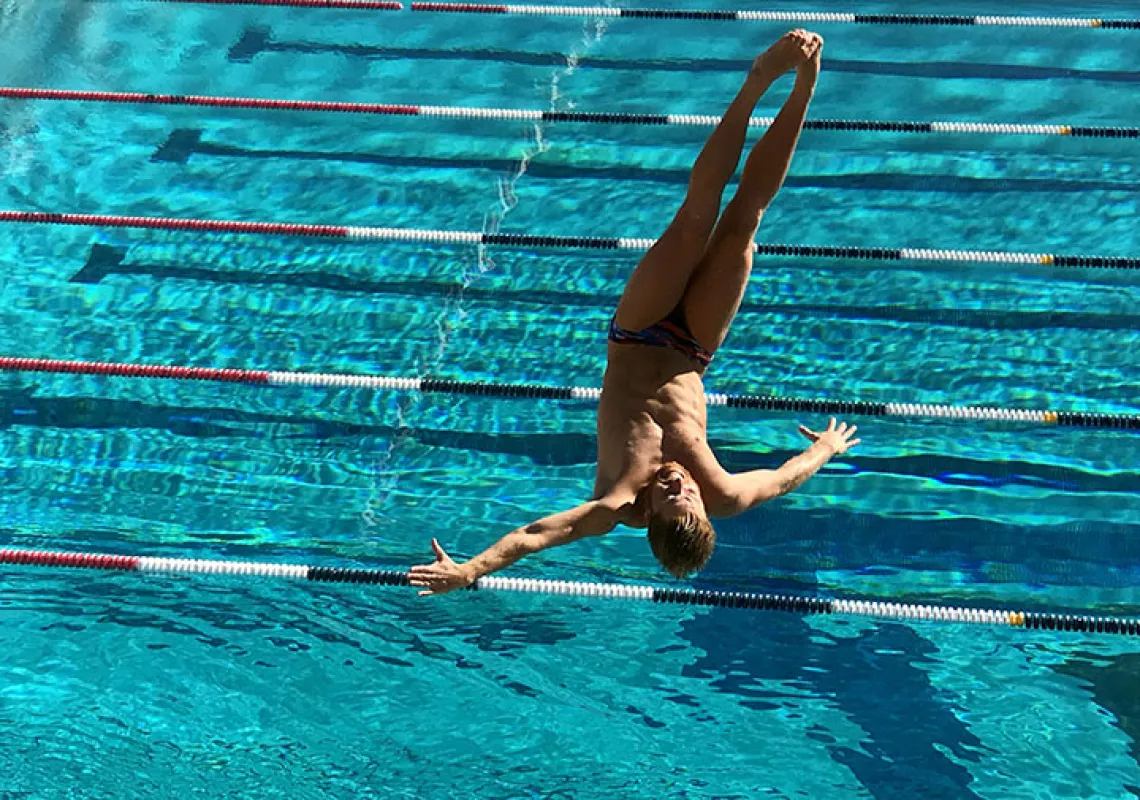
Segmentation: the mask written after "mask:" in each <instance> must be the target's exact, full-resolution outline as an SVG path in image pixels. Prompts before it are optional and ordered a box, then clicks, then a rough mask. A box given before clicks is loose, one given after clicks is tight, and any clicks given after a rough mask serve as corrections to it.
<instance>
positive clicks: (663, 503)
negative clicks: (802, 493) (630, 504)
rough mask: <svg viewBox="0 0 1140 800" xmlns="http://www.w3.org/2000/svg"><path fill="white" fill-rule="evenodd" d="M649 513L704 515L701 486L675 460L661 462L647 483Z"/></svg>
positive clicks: (673, 515) (679, 515) (670, 515)
mask: <svg viewBox="0 0 1140 800" xmlns="http://www.w3.org/2000/svg"><path fill="white" fill-rule="evenodd" d="M649 513H650V514H659V515H664V516H667V517H681V516H684V515H685V514H695V515H697V516H699V517H703V516H705V503H704V500H703V499H702V498H701V487H699V486H697V482H696V481H695V480H693V476H692V475H690V474H689V471H688V470H687V469H685V468H684V467H682V466H681V465H680V464H678V463H677V462H676V461H669V462H667V463H665V464H662V465H661V467H660V468H659V469H658V470H657V472H656V473H655V474H654V476H653V479H652V481H651V482H650V484H649Z"/></svg>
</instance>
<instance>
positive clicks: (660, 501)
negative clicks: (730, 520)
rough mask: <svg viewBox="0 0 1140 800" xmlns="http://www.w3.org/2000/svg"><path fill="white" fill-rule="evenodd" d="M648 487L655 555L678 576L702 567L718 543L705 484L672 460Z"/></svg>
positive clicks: (660, 470)
mask: <svg viewBox="0 0 1140 800" xmlns="http://www.w3.org/2000/svg"><path fill="white" fill-rule="evenodd" d="M646 491H647V498H646V507H647V510H648V517H649V526H648V527H649V546H650V547H651V548H652V549H653V555H655V556H657V560H658V561H660V562H661V565H662V566H664V567H665V569H667V570H669V572H671V573H672V574H673V575H674V576H676V577H678V578H683V577H685V576H687V575H690V574H692V573H694V572H696V571H697V570H699V569H701V568H702V567H703V566H704V565H705V563H706V562H707V561H708V560H709V557H710V556H711V555H712V551H713V547H714V546H715V545H716V532H715V531H714V530H713V527H712V523H710V522H709V519H708V513H707V512H706V511H705V503H704V500H703V498H702V497H701V487H700V486H698V485H697V482H696V480H694V479H693V476H692V475H690V474H689V471H688V470H687V469H685V468H684V467H682V466H681V465H680V464H678V463H677V462H675V461H670V462H668V463H666V464H663V465H662V466H661V468H660V469H658V470H657V472H656V473H655V474H654V476H653V479H652V480H651V481H650V483H649V485H648V486H647V487H646Z"/></svg>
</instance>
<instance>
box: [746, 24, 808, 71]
mask: <svg viewBox="0 0 1140 800" xmlns="http://www.w3.org/2000/svg"><path fill="white" fill-rule="evenodd" d="M822 47H823V39H822V38H821V37H820V36H819V34H816V33H810V32H808V31H805V30H804V29H803V28H796V29H795V30H794V31H788V32H787V33H785V34H784V35H783V36H781V37H780V38H779V39H778V40H776V43H775V44H773V45H772V46H771V47H769V48H768V49H767V50H765V51H764V52H763V53H762V54H761V55H759V56H757V58H756V60H755V61H753V62H752V72H751V75H752V76H755V77H758V78H763V79H766V80H775V79H776V78H778V77H780V76H781V75H783V74H784V73H785V72H790V71H791V70H793V69H795V70H797V71H801V68H802V67H803V66H804V65H805V64H807V63H808V62H810V61H811V60H813V59H815V60H816V62H817V66H816V74H818V72H819V70H818V60H819V51H820V49H821V48H822Z"/></svg>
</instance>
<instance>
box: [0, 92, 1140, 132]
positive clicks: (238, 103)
mask: <svg viewBox="0 0 1140 800" xmlns="http://www.w3.org/2000/svg"><path fill="white" fill-rule="evenodd" d="M0 98H6V99H9V100H46V101H59V102H90V103H126V104H137V105H162V106H196V107H202V108H243V109H255V110H264V111H308V112H329V113H341V114H365V115H380V116H404V117H441V118H454V119H486V120H530V121H541V122H563V123H587V124H604V125H650V126H661V125H674V126H697V127H715V126H716V125H717V124H718V123H719V122H720V119H721V118H720V117H719V116H717V115H711V114H639V113H628V112H589V111H539V110H535V109H511V108H474V107H466V106H425V105H405V104H391V103H349V102H338V101H329V100H274V99H269V98H257V97H217V96H213V95H180V94H154V93H146V92H101V91H84V90H72V89H37V88H28V87H16V86H4V87H0ZM773 120H774V117H751V118H750V119H749V121H748V124H749V126H751V127H755V128H766V127H769V126H770V125H771V124H772V122H773ZM804 128H805V129H806V130H817V131H844V132H852V133H898V134H923V133H925V134H932V133H966V134H992V135H1010V136H1069V137H1075V138H1091V139H1140V128H1134V127H1111V126H1093V125H1038V124H1023V123H1005V122H906V121H900V122H893V121H882V120H857V119H855V120H852V119H810V120H807V121H806V122H805V123H804Z"/></svg>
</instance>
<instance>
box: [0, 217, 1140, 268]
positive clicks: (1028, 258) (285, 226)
mask: <svg viewBox="0 0 1140 800" xmlns="http://www.w3.org/2000/svg"><path fill="white" fill-rule="evenodd" d="M0 222H11V223H23V224H29V225H92V226H95V227H104V228H140V229H157V230H170V231H195V232H198V233H244V234H257V235H266V236H311V237H318V238H325V239H348V240H352V241H395V242H427V243H432V244H483V245H500V246H504V247H549V248H561V249H565V248H570V249H588V250H637V251H644V250H648V249H649V248H650V247H652V246H653V244H654V242H655V240H654V239H629V238H606V237H600V236H542V235H535V234H526V233H481V232H478V231H439V230H423V229H416V228H364V227H352V226H348V225H318V224H312V223H295V222H234V221H230V220H215V219H185V218H181V217H124V216H116V215H113V214H68V213H51V212H44V211H0ZM752 251H753V252H754V253H757V254H759V255H764V256H790V257H794V258H828V259H844V260H850V259H870V260H877V261H956V262H960V263H977V264H1037V265H1043V266H1052V267H1096V268H1102V269H1137V268H1140V258H1132V257H1113V256H1091V255H1062V254H1052V253H1007V252H1000V251H995V250H932V249H924V248H913V247H903V248H887V247H835V246H822V247H821V246H813V245H789V244H755V243H753V245H752Z"/></svg>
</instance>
